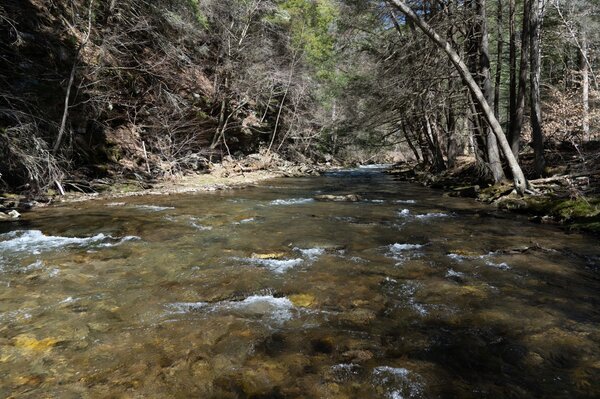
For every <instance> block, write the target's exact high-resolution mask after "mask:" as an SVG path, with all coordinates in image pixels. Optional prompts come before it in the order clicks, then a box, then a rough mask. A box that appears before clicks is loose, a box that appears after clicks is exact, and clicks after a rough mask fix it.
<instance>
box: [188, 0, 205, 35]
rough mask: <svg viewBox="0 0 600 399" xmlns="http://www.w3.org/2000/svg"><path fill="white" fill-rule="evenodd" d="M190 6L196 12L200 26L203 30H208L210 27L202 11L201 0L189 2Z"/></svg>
mask: <svg viewBox="0 0 600 399" xmlns="http://www.w3.org/2000/svg"><path fill="white" fill-rule="evenodd" d="M187 1H188V4H189V5H190V7H191V8H192V11H193V12H194V18H195V19H196V22H198V24H200V26H202V27H203V28H207V27H208V19H206V16H205V15H204V13H202V10H201V9H200V2H199V0H187Z"/></svg>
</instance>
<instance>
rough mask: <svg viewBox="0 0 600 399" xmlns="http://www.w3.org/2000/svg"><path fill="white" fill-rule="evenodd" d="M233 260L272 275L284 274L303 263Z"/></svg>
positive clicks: (294, 261) (284, 260)
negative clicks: (266, 271)
mask: <svg viewBox="0 0 600 399" xmlns="http://www.w3.org/2000/svg"><path fill="white" fill-rule="evenodd" d="M233 259H234V260H237V261H240V262H243V263H247V264H252V265H256V266H261V267H264V268H266V269H269V270H270V271H272V272H274V273H285V272H287V271H288V270H289V269H293V268H294V267H296V266H299V265H301V264H302V263H303V262H304V259H302V258H296V259H260V258H233Z"/></svg>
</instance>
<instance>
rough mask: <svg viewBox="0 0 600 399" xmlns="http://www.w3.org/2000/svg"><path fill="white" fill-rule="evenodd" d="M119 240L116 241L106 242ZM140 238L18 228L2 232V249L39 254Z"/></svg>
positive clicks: (138, 238) (115, 244)
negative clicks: (68, 234)
mask: <svg viewBox="0 0 600 399" xmlns="http://www.w3.org/2000/svg"><path fill="white" fill-rule="evenodd" d="M108 240H118V241H116V242H105V241H108ZM133 240H140V237H137V236H126V237H123V238H120V239H117V238H114V237H111V236H109V235H105V234H103V233H99V234H96V235H95V236H92V237H61V236H47V235H45V234H44V233H42V232H41V231H40V230H16V231H12V232H10V233H6V234H0V251H6V252H13V253H23V252H25V253H31V254H34V255H39V254H41V253H42V252H44V251H52V250H57V249H60V248H63V247H67V246H77V247H84V246H88V245H94V244H98V246H99V247H104V248H105V247H113V246H117V245H121V244H123V243H124V242H127V241H133ZM30 266H32V265H30Z"/></svg>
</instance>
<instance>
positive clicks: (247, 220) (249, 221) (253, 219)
mask: <svg viewBox="0 0 600 399" xmlns="http://www.w3.org/2000/svg"><path fill="white" fill-rule="evenodd" d="M254 221H256V219H255V218H248V219H242V220H240V221H239V222H237V223H236V224H246V223H252V222H254Z"/></svg>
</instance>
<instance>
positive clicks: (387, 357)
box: [0, 169, 600, 399]
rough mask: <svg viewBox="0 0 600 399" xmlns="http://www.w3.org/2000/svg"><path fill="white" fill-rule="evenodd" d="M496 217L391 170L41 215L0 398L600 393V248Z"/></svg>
mask: <svg viewBox="0 0 600 399" xmlns="http://www.w3.org/2000/svg"><path fill="white" fill-rule="evenodd" d="M336 193H338V194H347V193H358V194H360V195H361V196H362V197H363V198H364V200H363V201H361V202H357V203H332V202H318V201H313V200H312V198H313V197H314V196H315V195H317V194H336ZM490 212H491V209H490V208H486V207H485V206H482V205H479V204H475V203H474V202H472V201H470V200H462V199H455V198H444V197H442V196H441V194H440V193H439V192H436V191H433V190H429V189H426V188H422V187H418V186H414V185H410V184H406V183H401V182H397V181H394V179H393V178H392V177H389V176H386V175H383V174H381V173H379V172H378V171H377V170H376V169H364V170H360V171H352V172H338V173H331V174H329V175H327V176H323V177H318V178H301V179H281V180H273V181H271V182H270V183H268V184H266V185H263V186H261V187H254V188H248V189H245V190H238V191H227V192H216V193H206V194H196V195H178V196H165V197H140V198H130V199H126V200H119V202H115V201H106V202H89V203H84V204H77V205H69V206H61V207H54V208H52V209H41V210H38V211H36V212H34V213H32V214H29V215H28V217H29V219H28V221H27V222H22V223H21V224H20V225H18V226H15V225H12V226H11V228H13V230H12V231H8V230H7V228H8V226H7V225H2V226H1V227H0V228H2V229H4V230H0V397H7V396H10V395H12V397H15V398H42V397H57V398H58V397H60V398H81V397H83V398H105V397H115V398H134V397H140V398H141V397H144V398H167V397H169V398H170V397H177V398H189V397H197V398H390V399H397V398H437V397H440V398H442V397H448V398H454V397H456V398H480V397H489V398H500V397H514V398H531V397H558V398H561V397H564V398H575V397H581V398H585V397H588V398H592V397H599V396H600V329H599V325H598V323H599V322H600V308H599V307H598V305H599V302H600V301H599V296H600V264H599V263H600V250H599V248H598V242H597V240H596V239H594V238H592V237H586V236H581V235H577V234H570V235H568V234H565V233H563V232H561V231H560V230H558V229H554V228H552V227H547V226H539V225H534V224H531V223H529V222H527V221H524V220H515V219H514V217H513V216H511V219H507V218H499V217H496V216H494V214H493V213H490Z"/></svg>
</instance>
